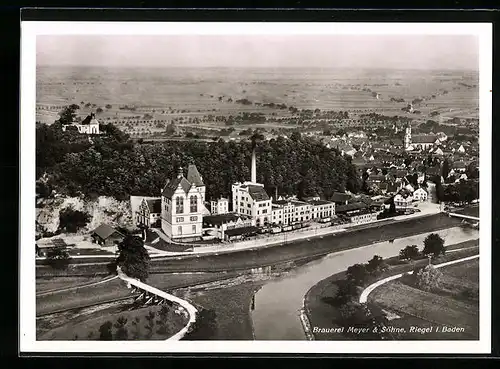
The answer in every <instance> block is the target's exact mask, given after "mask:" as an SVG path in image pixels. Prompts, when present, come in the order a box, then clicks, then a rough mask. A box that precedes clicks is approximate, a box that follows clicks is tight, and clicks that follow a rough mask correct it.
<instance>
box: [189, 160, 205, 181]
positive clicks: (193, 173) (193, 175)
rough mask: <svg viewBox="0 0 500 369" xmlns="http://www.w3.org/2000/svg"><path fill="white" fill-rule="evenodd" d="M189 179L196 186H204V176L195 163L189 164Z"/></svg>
mask: <svg viewBox="0 0 500 369" xmlns="http://www.w3.org/2000/svg"><path fill="white" fill-rule="evenodd" d="M187 180H188V182H189V183H192V184H194V185H195V186H204V183H203V178H202V177H201V175H200V172H198V168H196V165H194V164H189V166H188V173H187Z"/></svg>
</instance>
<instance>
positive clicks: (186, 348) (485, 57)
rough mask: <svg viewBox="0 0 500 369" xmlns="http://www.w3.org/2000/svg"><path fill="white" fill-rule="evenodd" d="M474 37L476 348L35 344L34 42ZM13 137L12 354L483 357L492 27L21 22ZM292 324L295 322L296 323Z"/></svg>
mask: <svg viewBox="0 0 500 369" xmlns="http://www.w3.org/2000/svg"><path fill="white" fill-rule="evenodd" d="M189 34H191V35H195V34H196V35H200V34H204V35H227V34H233V35H259V34H260V35H262V34H273V35H280V34H281V35H320V34H321V35H327V34H342V35H347V34H352V35H355V34H358V35H360V34H370V35H389V34H394V35H411V34H418V35H424V34H427V35H476V36H478V37H479V39H480V50H479V63H480V75H479V79H480V82H479V89H480V91H479V99H480V102H479V106H480V109H479V116H480V134H479V136H480V138H479V140H480V161H479V163H480V164H479V165H480V176H481V181H480V193H481V206H480V219H481V223H482V224H481V227H480V247H479V248H480V255H481V258H480V302H481V303H480V339H479V340H478V341H370V342H369V343H368V342H363V341H334V342H332V341H178V342H174V341H127V342H102V341H36V335H35V332H36V319H35V316H36V313H35V311H36V309H35V303H36V298H35V255H34V252H33V247H32V246H33V242H34V240H35V144H36V138H35V121H36V112H35V110H36V109H35V104H36V85H35V84H36V36H37V35H189ZM21 42H22V44H21V130H20V167H21V173H20V179H21V181H20V184H21V185H20V189H21V200H20V205H21V209H20V210H21V211H20V245H19V247H20V254H19V255H20V286H19V287H20V291H19V298H20V301H19V309H20V333H19V336H20V351H21V352H67V353H72V352H73V353H91V352H116V353H120V352H122V353H125V352H127V353H134V352H136V353H148V352H153V353H218V352H219V353H344V354H350V353H352V354H357V353H364V354H386V353H422V354H473V353H490V352H491V204H492V198H491V185H492V183H491V178H492V177H491V170H492V166H491V148H492V146H491V144H492V132H491V125H492V98H491V90H492V47H493V43H492V24H490V23H237V22H235V23H218V22H206V23H202V22H161V23H160V22H151V23H145V22H22V24H21ZM297 319H298V318H297Z"/></svg>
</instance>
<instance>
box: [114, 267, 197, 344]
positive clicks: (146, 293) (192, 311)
mask: <svg viewBox="0 0 500 369" xmlns="http://www.w3.org/2000/svg"><path fill="white" fill-rule="evenodd" d="M117 273H118V277H119V278H120V279H122V280H123V281H125V282H126V283H127V287H128V288H131V289H132V292H133V293H139V296H138V297H136V301H140V300H142V301H144V303H146V304H155V305H162V304H166V305H171V306H172V305H173V304H174V303H175V304H177V305H178V306H179V310H180V312H181V313H183V314H185V315H187V317H188V322H187V324H186V325H185V326H184V327H183V328H182V329H181V330H180V331H179V332H177V333H176V334H174V335H173V336H172V337H170V338H168V340H173V341H178V340H180V339H182V338H183V337H184V336H185V335H186V333H188V332H189V329H190V328H191V326H192V325H193V324H194V323H195V321H196V318H197V313H198V310H197V309H196V308H195V307H194V306H193V305H191V304H190V303H189V302H188V301H186V300H183V299H180V298H178V297H177V296H174V295H171V294H169V293H166V292H164V291H162V290H159V289H158V288H154V287H152V286H150V285H147V284H145V283H143V282H141V281H139V280H137V279H134V278H131V277H129V276H127V275H126V274H125V273H123V271H122V270H121V269H120V267H117Z"/></svg>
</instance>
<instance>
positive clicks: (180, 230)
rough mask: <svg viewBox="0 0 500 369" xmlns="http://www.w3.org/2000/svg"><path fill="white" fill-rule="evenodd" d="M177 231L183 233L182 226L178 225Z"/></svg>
mask: <svg viewBox="0 0 500 369" xmlns="http://www.w3.org/2000/svg"><path fill="white" fill-rule="evenodd" d="M177 233H178V234H180V235H181V234H182V226H179V227H177Z"/></svg>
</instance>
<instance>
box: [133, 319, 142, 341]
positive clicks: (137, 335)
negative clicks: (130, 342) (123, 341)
mask: <svg viewBox="0 0 500 369" xmlns="http://www.w3.org/2000/svg"><path fill="white" fill-rule="evenodd" d="M140 322H141V318H139V317H138V316H136V317H135V318H134V320H132V327H134V330H133V332H132V338H133V339H134V340H138V339H139V338H141V327H140V325H139V323H140Z"/></svg>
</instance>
